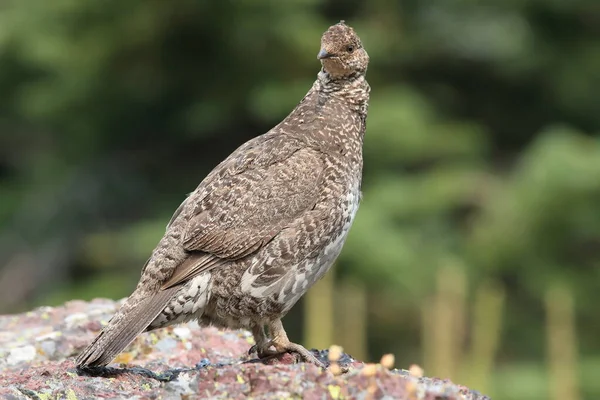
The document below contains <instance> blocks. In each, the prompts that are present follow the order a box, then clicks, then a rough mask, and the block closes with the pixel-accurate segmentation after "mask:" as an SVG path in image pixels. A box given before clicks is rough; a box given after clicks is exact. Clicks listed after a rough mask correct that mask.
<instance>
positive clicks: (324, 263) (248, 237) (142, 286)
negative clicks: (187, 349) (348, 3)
mask: <svg viewBox="0 0 600 400" xmlns="http://www.w3.org/2000/svg"><path fill="white" fill-rule="evenodd" d="M317 58H318V60H319V61H320V63H321V68H320V71H319V72H318V74H317V79H316V80H315V82H314V84H313V85H312V87H311V88H310V90H309V91H308V93H307V94H306V95H305V96H304V98H303V99H302V100H301V101H300V102H299V103H298V105H297V106H296V107H295V108H294V109H293V110H292V111H291V113H290V114H289V115H288V116H287V117H285V118H284V119H283V120H282V121H281V122H280V123H279V124H277V125H276V126H275V127H273V128H272V129H271V130H269V131H268V132H267V133H265V134H262V135H260V136H256V137H254V138H253V139H250V140H249V141H248V142H246V143H244V144H242V145H241V146H240V147H239V148H237V149H236V150H235V151H234V152H233V153H232V154H231V155H230V156H229V157H227V158H226V159H225V160H224V161H222V162H221V163H220V164H219V165H217V166H216V167H215V168H214V169H213V170H212V171H211V172H210V173H209V174H208V175H207V176H206V177H205V179H204V180H203V181H202V182H201V183H200V184H199V185H198V187H197V188H196V189H195V190H194V191H193V192H192V193H190V194H189V195H188V196H187V197H186V198H185V200H184V201H183V202H182V203H181V205H180V206H179V207H178V208H177V210H176V211H175V213H174V214H173V216H172V218H171V220H170V221H169V222H168V224H167V226H166V229H165V233H164V236H163V237H162V239H161V240H160V241H159V243H158V244H157V246H156V248H155V249H154V250H153V252H152V253H151V255H150V257H149V259H148V260H147V261H146V263H145V265H144V266H143V268H142V272H141V277H140V280H139V282H138V284H137V286H136V288H135V289H134V291H133V293H132V294H131V295H130V296H129V297H128V298H127V299H126V300H125V302H124V303H123V304H122V306H121V307H120V308H119V309H118V310H117V312H116V313H115V315H114V316H113V317H112V318H111V319H110V320H109V322H108V324H107V325H106V326H105V327H104V329H103V330H102V331H101V332H100V333H99V334H98V336H97V337H96V338H95V339H94V340H93V341H92V342H91V344H89V346H87V348H85V349H84V350H83V351H82V352H81V353H80V354H79V356H78V357H77V359H76V365H77V367H78V368H79V369H84V370H85V369H91V368H96V367H104V366H106V365H108V364H109V363H110V362H111V361H112V360H113V359H114V358H115V357H116V356H117V355H118V354H119V353H120V352H122V351H123V350H124V349H125V348H126V347H127V346H128V345H129V344H130V343H131V342H132V341H133V340H134V339H135V338H136V337H137V336H138V335H140V334H141V333H143V332H148V331H152V330H154V329H158V328H162V327H166V326H169V325H173V324H178V323H183V322H187V321H191V320H196V321H197V322H198V323H199V324H200V325H201V326H216V327H217V328H220V329H227V328H229V329H246V330H248V331H250V332H251V333H252V335H253V337H254V342H255V344H254V346H252V347H251V348H250V350H249V351H250V353H251V354H253V353H254V352H255V353H256V354H257V356H258V358H259V359H264V358H268V357H272V356H275V355H278V354H283V353H292V354H293V355H295V356H296V358H297V361H302V362H307V363H313V364H316V365H318V366H321V367H324V365H323V363H322V362H321V361H319V360H318V359H317V358H316V357H315V356H314V354H313V353H312V352H310V351H309V350H307V349H306V348H304V347H303V346H301V345H300V344H297V343H293V342H291V341H290V340H289V339H288V336H287V334H286V331H285V329H284V327H283V324H282V321H281V319H282V318H283V317H284V316H285V315H286V314H287V312H288V311H289V310H290V309H291V308H292V306H294V304H296V302H297V301H298V300H299V299H300V298H301V297H302V296H303V295H304V294H305V293H306V292H307V291H308V289H309V288H310V287H311V286H313V285H314V284H315V283H316V282H317V281H318V280H319V279H321V278H322V277H323V276H324V274H325V273H326V272H327V271H328V270H329V269H330V268H331V266H332V264H333V263H334V261H335V260H336V258H337V257H338V256H339V254H340V252H341V250H342V246H343V245H344V242H345V240H346V237H347V234H348V231H349V230H350V227H351V225H352V222H353V220H354V217H355V215H356V212H357V210H358V206H359V202H360V200H361V197H362V192H361V182H362V170H363V156H362V153H363V141H364V135H365V130H366V120H367V112H368V103H369V95H370V90H371V89H370V86H369V84H368V82H367V80H366V71H367V66H368V64H369V55H368V54H367V52H366V50H365V48H364V47H363V44H362V42H361V40H360V38H359V37H358V35H357V33H356V32H355V30H354V29H353V28H352V27H350V26H349V25H347V24H346V23H345V21H343V20H342V21H340V22H339V23H336V24H334V25H332V26H330V27H329V28H328V29H327V30H326V31H325V32H324V33H323V35H322V37H321V46H320V49H319V51H318V55H317Z"/></svg>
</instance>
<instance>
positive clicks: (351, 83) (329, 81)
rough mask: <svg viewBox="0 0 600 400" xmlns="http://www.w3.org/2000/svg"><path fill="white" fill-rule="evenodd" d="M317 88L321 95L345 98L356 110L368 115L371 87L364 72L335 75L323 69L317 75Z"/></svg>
mask: <svg viewBox="0 0 600 400" xmlns="http://www.w3.org/2000/svg"><path fill="white" fill-rule="evenodd" d="M315 89H316V91H317V92H318V93H319V95H324V96H332V97H338V98H341V99H343V100H344V101H345V102H346V103H348V104H349V105H350V106H351V108H352V109H354V110H355V111H356V112H358V113H359V114H361V115H365V116H366V114H367V107H368V103H369V93H370V92H371V87H370V86H369V84H368V83H367V80H366V79H365V75H364V73H355V74H353V75H349V76H343V77H333V76H331V75H330V74H329V73H327V72H326V71H325V70H323V69H322V70H321V71H320V72H319V74H318V76H317V81H316V82H315Z"/></svg>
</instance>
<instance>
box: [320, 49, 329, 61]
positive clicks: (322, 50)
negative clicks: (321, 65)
mask: <svg viewBox="0 0 600 400" xmlns="http://www.w3.org/2000/svg"><path fill="white" fill-rule="evenodd" d="M332 56H333V54H331V53H328V52H327V50H325V49H321V51H319V54H317V58H318V59H319V60H322V59H324V58H329V57H332Z"/></svg>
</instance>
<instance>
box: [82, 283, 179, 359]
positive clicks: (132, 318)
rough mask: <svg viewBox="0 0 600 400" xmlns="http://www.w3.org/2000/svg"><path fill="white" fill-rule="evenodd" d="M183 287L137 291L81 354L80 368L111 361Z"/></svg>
mask: <svg viewBox="0 0 600 400" xmlns="http://www.w3.org/2000/svg"><path fill="white" fill-rule="evenodd" d="M179 289H180V287H178V286H176V287H173V288H169V289H165V290H159V291H158V293H155V294H151V295H148V296H139V295H136V292H134V293H133V294H132V295H131V296H130V297H129V298H128V299H127V301H126V302H125V304H123V306H122V307H121V308H120V309H119V311H117V313H116V314H115V316H114V317H113V318H112V319H111V320H110V321H109V323H108V325H107V326H106V327H105V328H104V329H103V330H102V332H100V334H99V335H98V336H97V337H96V339H94V341H93V342H92V343H91V344H90V345H89V346H88V347H87V348H86V349H85V350H84V351H83V352H82V353H81V354H79V356H78V357H77V361H76V364H77V367H78V368H86V367H102V366H105V365H107V364H108V363H110V362H111V361H112V360H113V359H114V358H115V357H116V356H117V354H119V353H120V352H121V351H123V349H125V348H126V347H127V346H128V345H129V344H130V343H131V342H132V341H133V339H135V337H136V336H137V335H139V334H140V333H141V332H142V331H144V330H145V329H146V327H148V325H150V324H151V323H152V321H153V320H154V319H155V318H156V317H157V316H158V315H159V314H160V312H161V311H162V310H164V308H165V307H166V305H167V303H168V302H169V300H170V299H171V298H172V297H173V296H174V295H175V294H176V292H177V291H178V290H179Z"/></svg>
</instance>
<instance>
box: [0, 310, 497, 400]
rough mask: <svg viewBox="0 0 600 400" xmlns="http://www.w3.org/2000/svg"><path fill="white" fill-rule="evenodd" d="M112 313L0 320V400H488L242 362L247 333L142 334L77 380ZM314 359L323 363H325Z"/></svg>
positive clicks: (406, 378)
mask: <svg viewBox="0 0 600 400" xmlns="http://www.w3.org/2000/svg"><path fill="white" fill-rule="evenodd" d="M118 306H119V303H115V302H113V301H110V300H94V301H92V302H90V303H86V302H82V301H72V302H69V303H67V304H65V305H64V306H61V307H56V308H50V307H44V308H40V309H37V310H34V311H32V312H28V313H26V314H20V315H8V316H0V398H3V399H4V398H6V399H15V400H16V399H23V400H29V399H44V398H68V399H84V398H111V399H143V398H144V399H145V398H162V399H179V398H182V397H183V398H186V397H195V396H198V397H200V398H215V399H244V398H247V397H252V398H254V399H270V398H305V399H323V398H329V399H344V398H353V399H354V398H356V399H369V398H373V399H407V400H408V399H411V400H413V399H414V400H416V399H423V400H433V399H436V400H442V399H445V400H458V399H464V400H485V399H488V400H489V398H488V397H486V396H483V395H481V394H478V393H476V392H474V391H470V390H469V389H467V388H465V387H462V386H458V385H455V384H453V383H452V382H450V381H447V380H439V379H435V378H419V377H416V376H412V375H411V374H410V373H409V372H408V371H404V370H392V371H388V370H386V369H385V368H383V367H382V366H380V365H377V366H375V365H368V366H367V367H365V365H364V364H362V363H360V362H358V361H356V360H353V359H352V358H351V357H350V356H348V355H347V354H343V355H342V357H341V358H340V359H339V364H340V366H342V367H344V368H347V369H348V370H349V372H347V373H345V374H342V375H339V376H334V375H333V374H332V373H331V371H329V370H328V371H322V370H320V369H319V368H317V367H315V366H314V365H308V364H294V357H292V356H291V355H289V354H286V355H285V356H282V357H279V358H274V359H271V360H268V361H267V362H266V363H263V362H260V361H258V360H256V359H254V358H253V357H251V356H249V355H248V354H247V351H248V348H249V347H250V346H251V345H252V344H253V340H252V336H251V335H250V334H249V333H248V332H245V331H219V330H217V329H215V328H200V327H198V325H197V324H193V323H190V324H184V325H180V326H177V327H172V328H165V329H161V330H157V331H154V332H151V333H147V334H142V335H140V336H139V337H138V338H137V339H136V340H135V341H134V343H133V344H132V345H131V346H129V347H128V348H127V350H126V352H124V353H122V354H121V355H119V357H118V358H117V359H116V360H115V362H116V363H115V364H111V367H108V368H102V369H99V370H94V371H90V372H87V373H83V372H81V371H77V370H76V369H75V366H74V362H73V357H74V356H75V355H76V354H77V353H78V352H79V351H81V350H82V349H83V348H84V347H85V346H86V345H87V344H88V343H89V341H91V340H92V339H93V338H94V336H95V335H96V334H97V333H98V331H99V330H100V329H101V327H102V325H103V324H105V323H106V322H107V321H108V319H109V318H110V317H111V315H112V313H114V311H115V309H116V307H118ZM315 355H316V356H318V357H319V358H321V359H322V360H327V355H328V354H327V351H315ZM118 363H126V364H127V366H125V365H124V364H123V365H119V364H118ZM115 366H116V367H118V368H115Z"/></svg>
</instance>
